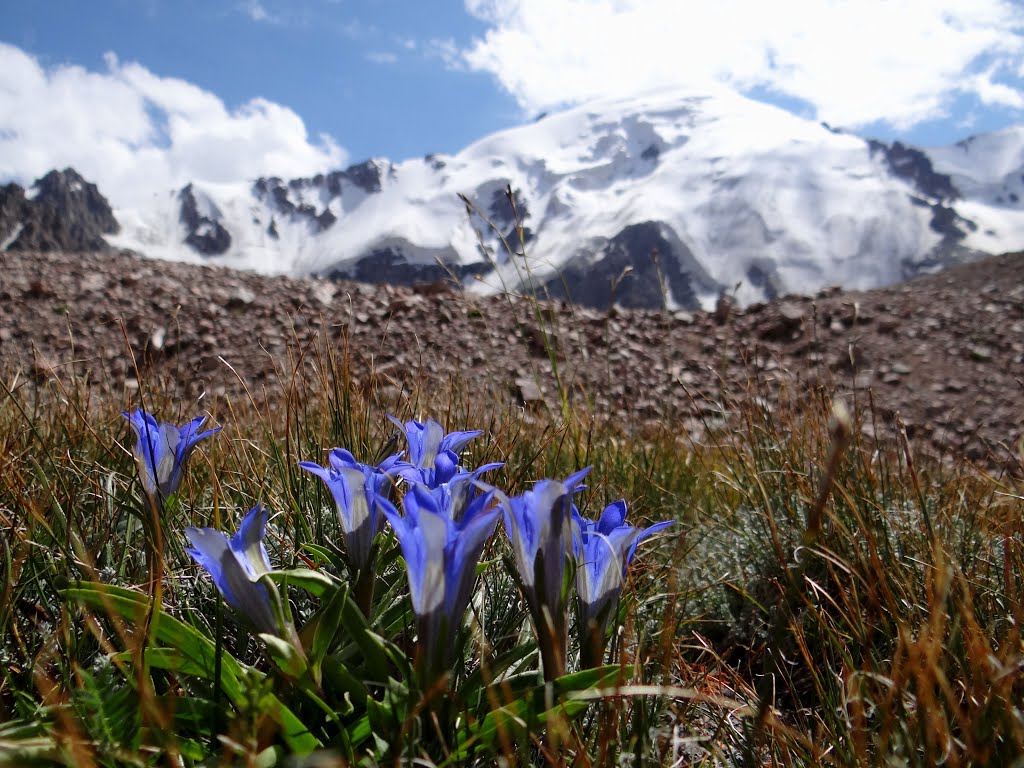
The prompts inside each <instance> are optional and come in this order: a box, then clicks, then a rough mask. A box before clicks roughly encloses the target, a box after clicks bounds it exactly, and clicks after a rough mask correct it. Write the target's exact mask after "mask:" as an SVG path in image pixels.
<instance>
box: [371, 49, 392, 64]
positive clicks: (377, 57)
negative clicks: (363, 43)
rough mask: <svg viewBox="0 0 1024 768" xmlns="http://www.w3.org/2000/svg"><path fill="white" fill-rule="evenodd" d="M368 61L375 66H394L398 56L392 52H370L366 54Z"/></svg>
mask: <svg viewBox="0 0 1024 768" xmlns="http://www.w3.org/2000/svg"><path fill="white" fill-rule="evenodd" d="M366 60H367V61H369V62H372V63H374V64H394V63H395V62H397V61H398V56H397V55H396V54H394V53H392V52H391V51H369V52H367V53H366Z"/></svg>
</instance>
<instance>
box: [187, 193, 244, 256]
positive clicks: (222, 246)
mask: <svg viewBox="0 0 1024 768" xmlns="http://www.w3.org/2000/svg"><path fill="white" fill-rule="evenodd" d="M178 200H179V201H180V203H181V214H180V220H181V223H182V224H184V225H185V229H186V230H187V232H188V234H187V235H186V236H185V242H186V243H188V245H189V246H190V247H191V248H192V249H193V250H195V251H198V252H199V253H201V254H203V256H220V255H222V254H224V253H226V252H227V250H228V248H230V247H231V234H230V233H229V232H228V231H227V230H226V229H225V228H224V225H223V224H221V223H220V211H218V210H217V209H216V208H215V207H212V206H213V204H212V203H208V204H209V205H210V206H211V208H212V209H211V210H210V212H209V214H210V215H206V214H204V213H200V211H199V204H198V201H197V200H196V194H195V190H194V189H193V188H192V185H191V184H189V185H188V186H186V187H185V188H184V189H182V190H181V192H179V193H178Z"/></svg>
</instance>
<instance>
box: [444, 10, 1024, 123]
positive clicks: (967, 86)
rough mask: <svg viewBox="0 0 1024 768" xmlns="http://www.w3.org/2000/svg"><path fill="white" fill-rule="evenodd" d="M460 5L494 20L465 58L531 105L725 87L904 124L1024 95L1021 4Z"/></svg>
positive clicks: (839, 119)
mask: <svg viewBox="0 0 1024 768" xmlns="http://www.w3.org/2000/svg"><path fill="white" fill-rule="evenodd" d="M466 8H467V10H468V11H469V12H470V13H471V14H473V15H474V16H476V17H478V18H479V19H481V20H483V21H484V22H485V23H486V24H487V25H488V27H489V29H488V30H487V32H486V33H485V35H484V36H483V37H482V38H480V39H477V40H475V41H474V42H473V43H472V45H470V46H469V47H468V48H466V49H464V50H463V51H462V52H461V55H462V59H463V60H464V61H465V63H466V64H467V65H468V66H469V67H471V68H473V69H476V70H480V71H486V72H491V73H493V75H494V76H495V77H496V78H497V79H498V81H499V82H500V83H501V85H502V86H503V87H504V88H505V89H506V90H508V91H509V92H510V93H511V94H512V95H513V96H515V98H516V99H517V100H518V101H519V103H520V105H521V106H522V107H523V108H524V110H525V111H527V112H536V111H539V110H543V109H549V108H551V107H555V106H559V105H562V104H566V103H573V102H579V101H583V100H586V99H588V98H593V97H596V96H601V95H606V94H609V95H611V94H628V93H636V92H638V91H642V90H649V89H653V88H659V87H669V86H692V87H696V88H700V87H706V86H710V85H714V84H726V85H728V86H731V87H733V88H736V89H738V90H740V91H744V92H750V91H762V92H768V93H776V94H779V95H785V96H788V97H790V98H794V99H799V100H801V101H803V102H806V103H808V104H809V105H810V106H811V109H812V110H813V111H814V112H815V116H816V117H817V118H818V119H822V120H828V121H829V122H831V123H834V124H837V125H844V126H851V127H853V126H858V125H865V124H868V123H872V122H875V121H884V122H888V123H889V124H891V125H893V126H894V127H897V128H908V127H911V126H913V125H915V124H917V123H920V122H923V121H927V120H932V119H941V118H945V117H949V116H950V115H949V114H948V113H949V109H950V105H951V104H952V103H953V101H954V99H956V98H957V97H959V96H963V95H965V94H966V95H969V96H974V97H976V98H977V99H978V100H979V101H981V102H983V103H985V104H987V105H993V104H995V105H998V106H1002V107H1006V108H1010V109H1020V108H1021V99H1022V94H1024V84H1022V83H1021V82H1020V81H1019V78H1020V77H1021V76H1022V73H1024V15H1022V14H1021V12H1020V5H1019V0H857V2H852V1H851V0H778V2H764V1H763V0H718V2H704V1H703V0H691V1H687V0H466ZM982 62H984V66H982ZM1013 78H1017V80H1016V82H1014V80H1013Z"/></svg>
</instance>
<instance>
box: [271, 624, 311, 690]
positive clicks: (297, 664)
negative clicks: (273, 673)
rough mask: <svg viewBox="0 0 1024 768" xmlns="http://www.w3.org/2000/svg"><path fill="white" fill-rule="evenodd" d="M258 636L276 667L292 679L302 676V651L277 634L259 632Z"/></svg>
mask: <svg viewBox="0 0 1024 768" xmlns="http://www.w3.org/2000/svg"><path fill="white" fill-rule="evenodd" d="M259 638H260V640H262V641H263V644H264V645H265V646H266V647H267V655H268V656H270V658H271V660H273V662H274V663H275V664H276V665H277V668H278V669H280V670H281V671H282V672H284V674H285V675H286V676H288V677H290V678H291V679H292V680H298V679H299V678H300V677H302V675H303V673H305V671H306V659H305V657H304V656H303V655H302V651H300V650H299V649H298V648H296V647H295V646H294V645H292V644H291V643H289V642H288V641H287V640H282V639H281V638H280V637H278V636H277V635H271V634H268V633H266V632H261V633H260V634H259Z"/></svg>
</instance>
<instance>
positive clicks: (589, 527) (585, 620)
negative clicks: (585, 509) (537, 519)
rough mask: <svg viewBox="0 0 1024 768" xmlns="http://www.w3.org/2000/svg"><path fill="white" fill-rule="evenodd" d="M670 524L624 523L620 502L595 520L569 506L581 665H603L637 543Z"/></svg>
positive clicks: (608, 508)
mask: <svg viewBox="0 0 1024 768" xmlns="http://www.w3.org/2000/svg"><path fill="white" fill-rule="evenodd" d="M670 525H672V521H671V520H669V521H666V522H663V523H657V524H655V525H652V526H649V527H647V528H636V527H634V526H632V525H627V524H626V502H625V501H624V500H619V501H616V502H614V503H613V504H609V505H608V506H607V507H605V509H604V511H603V512H602V513H601V516H600V517H599V518H598V519H597V520H596V521H594V520H588V519H587V518H585V517H583V516H582V515H580V514H579V513H578V512H577V511H576V510H573V554H574V555H575V557H576V594H577V604H578V607H579V621H580V631H581V633H582V634H581V643H580V647H581V653H582V656H583V664H584V666H586V667H592V666H597V665H599V664H600V663H601V656H602V654H603V652H604V642H605V634H606V631H607V628H608V622H609V620H610V618H611V616H612V615H613V614H614V613H615V610H616V607H617V605H618V601H619V596H620V594H621V593H622V586H623V584H624V583H625V576H626V569H627V567H628V566H629V564H630V562H632V560H633V556H634V555H635V554H636V548H637V545H638V544H639V543H640V542H641V541H643V540H644V539H646V538H647V537H649V536H653V535H654V534H656V533H658V532H659V531H662V530H664V529H665V528H667V527H668V526H670Z"/></svg>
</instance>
